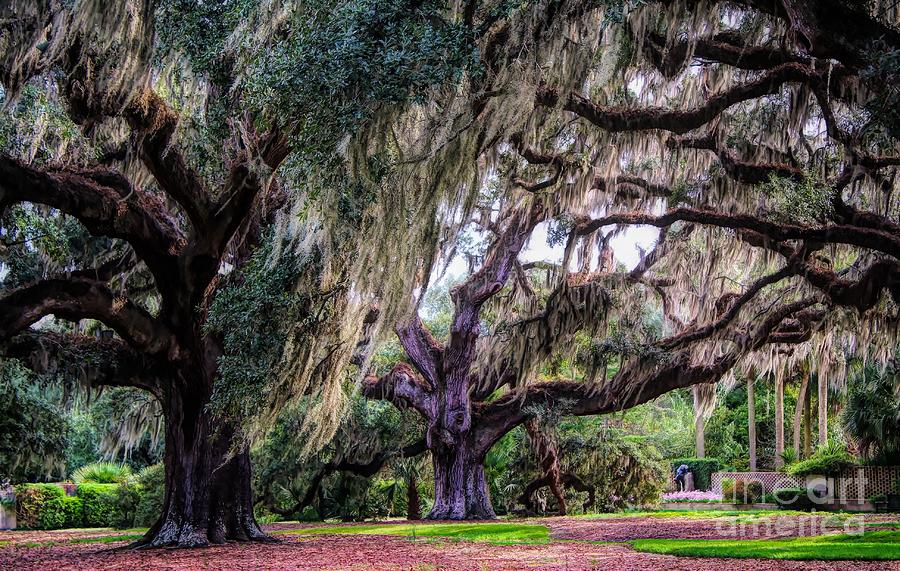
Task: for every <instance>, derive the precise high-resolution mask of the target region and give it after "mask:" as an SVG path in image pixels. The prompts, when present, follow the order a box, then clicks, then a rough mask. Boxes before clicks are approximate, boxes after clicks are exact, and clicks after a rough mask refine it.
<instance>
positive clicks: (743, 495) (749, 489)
mask: <svg viewBox="0 0 900 571" xmlns="http://www.w3.org/2000/svg"><path fill="white" fill-rule="evenodd" d="M722 498H723V499H724V500H725V501H733V502H734V503H736V504H755V503H757V502H759V501H761V500H762V499H763V486H762V483H761V482H746V481H744V480H735V479H733V478H723V479H722Z"/></svg>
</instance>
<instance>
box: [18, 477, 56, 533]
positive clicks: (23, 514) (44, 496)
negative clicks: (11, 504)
mask: <svg viewBox="0 0 900 571" xmlns="http://www.w3.org/2000/svg"><path fill="white" fill-rule="evenodd" d="M65 495H66V493H65V492H64V491H63V489H62V488H61V487H59V486H57V485H56V484H19V485H18V486H16V523H17V525H18V526H19V527H21V528H26V529H44V528H43V527H41V526H42V522H41V512H42V511H43V510H44V507H45V506H46V505H47V503H48V502H49V501H50V500H53V499H55V498H62V497H65Z"/></svg>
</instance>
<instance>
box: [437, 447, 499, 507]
mask: <svg viewBox="0 0 900 571" xmlns="http://www.w3.org/2000/svg"><path fill="white" fill-rule="evenodd" d="M431 459H432V464H433V466H434V505H433V506H432V508H431V512H430V513H429V514H428V519H435V520H442V519H453V520H459V519H494V518H496V517H497V514H495V513H494V508H493V507H492V506H491V498H490V494H489V493H488V487H487V480H486V479H485V477H484V454H483V453H481V452H479V451H477V450H476V449H475V447H474V446H473V445H472V443H471V442H469V441H468V439H465V438H463V439H460V440H459V441H457V442H455V443H454V444H453V445H451V446H447V445H446V444H444V443H441V445H439V446H437V447H434V448H432V449H431Z"/></svg>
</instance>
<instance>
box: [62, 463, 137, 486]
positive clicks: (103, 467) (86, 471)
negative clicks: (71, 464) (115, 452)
mask: <svg viewBox="0 0 900 571" xmlns="http://www.w3.org/2000/svg"><path fill="white" fill-rule="evenodd" d="M130 476H131V468H129V467H128V465H127V464H115V463H113V462H95V463H93V464H87V465H85V466H82V467H81V468H79V469H77V470H75V471H74V472H72V481H73V482H75V483H76V484H118V483H120V482H124V481H125V480H127V479H128V478H129V477H130Z"/></svg>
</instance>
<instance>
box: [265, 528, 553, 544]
mask: <svg viewBox="0 0 900 571" xmlns="http://www.w3.org/2000/svg"><path fill="white" fill-rule="evenodd" d="M276 533H291V534H317V535H321V534H341V535H345V534H350V535H361V534H365V535H399V536H404V537H406V538H409V539H413V538H418V537H427V538H432V537H443V538H447V539H455V540H466V541H488V542H490V543H533V544H537V543H548V542H549V541H550V530H549V529H547V527H546V526H543V525H534V524H519V523H436V524H423V525H411V524H397V525H389V524H385V525H343V526H336V527H311V528H306V529H293V530H284V531H280V532H276Z"/></svg>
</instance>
